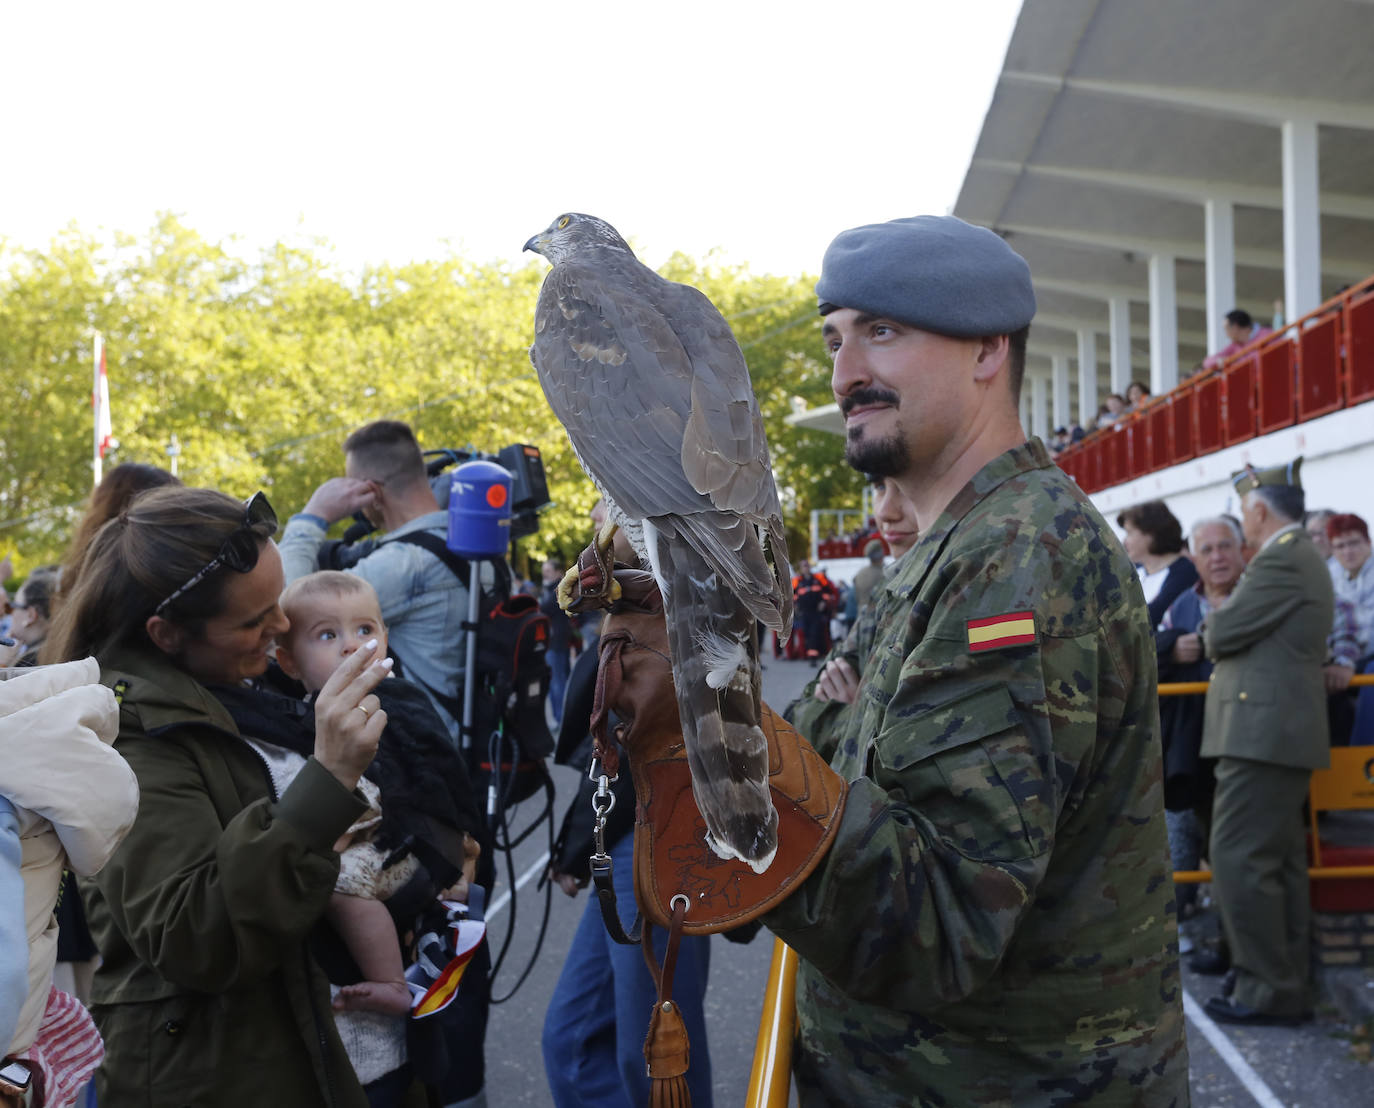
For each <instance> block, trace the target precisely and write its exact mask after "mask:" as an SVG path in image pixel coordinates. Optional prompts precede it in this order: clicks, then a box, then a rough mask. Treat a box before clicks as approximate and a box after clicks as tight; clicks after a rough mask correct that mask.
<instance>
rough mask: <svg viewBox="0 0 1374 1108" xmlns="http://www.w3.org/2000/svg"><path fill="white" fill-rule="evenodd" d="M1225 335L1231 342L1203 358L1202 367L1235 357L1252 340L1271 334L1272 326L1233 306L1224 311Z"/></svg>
mask: <svg viewBox="0 0 1374 1108" xmlns="http://www.w3.org/2000/svg"><path fill="white" fill-rule="evenodd" d="M1225 331H1226V337H1227V338H1228V339H1230V340H1231V342H1230V343H1229V344H1228V345H1226V346H1223V347H1222V348H1221V349H1220V350H1218V351H1217V352H1216V353H1215V354H1212V355H1210V356H1209V357H1207V358H1204V359H1203V362H1202V364H1203V367H1204V368H1206V369H1213V368H1215V367H1216V366H1219V365H1221V364H1222V363H1223V362H1225V361H1227V360H1228V359H1230V358H1233V357H1235V355H1237V354H1239V353H1240V352H1241V351H1242V350H1244V349H1245V348H1246V347H1247V346H1249V345H1250V344H1251V343H1252V342H1258V341H1259V340H1260V339H1262V338H1264V337H1265V336H1266V335H1272V334H1273V333H1274V330H1273V328H1272V327H1266V326H1264V324H1262V323H1256V322H1255V321H1254V319H1253V318H1252V317H1251V315H1250V313H1249V312H1247V311H1245V310H1244V309H1242V308H1234V309H1232V310H1231V311H1229V312H1227V313H1226V324H1225Z"/></svg>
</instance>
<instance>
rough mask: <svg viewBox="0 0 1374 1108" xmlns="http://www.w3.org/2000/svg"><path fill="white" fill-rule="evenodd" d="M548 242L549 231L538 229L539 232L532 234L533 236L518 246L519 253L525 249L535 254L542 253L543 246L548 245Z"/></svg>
mask: <svg viewBox="0 0 1374 1108" xmlns="http://www.w3.org/2000/svg"><path fill="white" fill-rule="evenodd" d="M548 242H549V233H548V231H540V232H539V234H537V235H534V236H533V237H531V238H530V239H529V240H528V241H527V242H526V243H525V245H524V246H522V247H521V248H520V250H521V253H523V252H524V251H526V250H533V251H534V252H535V253H536V254H542V253H544V247H545V246H547V245H548Z"/></svg>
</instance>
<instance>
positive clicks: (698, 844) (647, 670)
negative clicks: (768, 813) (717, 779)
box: [572, 547, 848, 935]
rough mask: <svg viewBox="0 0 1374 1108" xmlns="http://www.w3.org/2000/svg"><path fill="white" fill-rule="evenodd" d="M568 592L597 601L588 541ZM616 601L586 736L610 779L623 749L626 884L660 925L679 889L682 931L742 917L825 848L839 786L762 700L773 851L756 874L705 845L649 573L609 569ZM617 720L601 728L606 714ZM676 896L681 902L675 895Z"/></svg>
mask: <svg viewBox="0 0 1374 1108" xmlns="http://www.w3.org/2000/svg"><path fill="white" fill-rule="evenodd" d="M579 567H580V578H579V585H580V586H585V587H583V588H579V587H574V588H573V590H572V591H573V595H574V597H575V598H580V599H581V601H582V603H581V606H583V607H591V606H607V600H606V598H605V594H607V593H609V592H610V591H611V590H610V589H609V588H607V587H606V583H605V579H604V572H605V570H606V569H607V568H608V567H607V566H606V563H605V561H604V557H603V556H599V552H598V551H596V550H595V549H594V547H588V548H587V550H586V551H584V552H583V556H582V558H581V559H579ZM614 578H615V581H616V582H617V583H618V584H619V586H620V591H621V595H620V597H619V599H617V600H616V601H614V602H613V603H610V604H609V610H610V615H609V616H608V617H607V619H606V622H605V625H604V627H603V628H602V631H601V642H600V651H601V666H600V670H599V672H598V674H597V688H596V702H595V708H594V709H593V713H592V735H593V737H594V739H595V741H596V745H597V754H598V757H600V758H601V760H602V765H603V767H605V769H606V772H607V773H608V774H609V775H610V776H615V774H616V771H617V767H618V756H617V754H616V751H615V747H614V745H613V743H612V739H614V740H615V742H618V743H619V744H620V745H621V746H622V747H624V749H625V750H626V751H627V752H628V754H629V759H630V772H631V774H632V775H633V777H634V783H635V795H636V798H637V807H636V811H635V850H634V857H635V891H636V895H637V899H638V901H639V908H640V911H641V912H642V913H643V915H644V917H645V919H647V920H649V921H650V922H651V923H653V924H655V925H656V926H659V927H668V926H669V924H670V921H671V917H672V915H673V902H674V901H675V900H677V898H679V897H681V898H685V901H686V913H685V918H683V920H682V924H681V927H682V931H683V932H685V933H687V934H693V935H700V934H710V933H712V932H715V931H725V930H729V929H731V928H734V927H738V926H740V925H741V924H744V923H748V922H749V921H750V920H752V919H754V918H755V917H757V916H759V915H761V914H763V913H764V912H766V911H767V910H768V909H770V908H772V907H774V906H776V905H777V904H778V903H780V902H781V901H782V900H784V899H785V898H786V897H787V896H788V895H789V894H790V893H791V892H792V890H793V889H794V888H795V886H796V885H797V884H798V883H800V882H801V881H804V880H805V879H806V877H807V876H808V875H809V874H810V873H811V871H812V870H813V869H815V867H816V865H817V864H818V863H819V862H820V860H821V859H822V858H823V857H824V856H825V852H826V851H827V850H828V849H829V847H830V843H831V840H832V839H833V838H834V835H835V832H836V831H837V830H838V829H839V817H840V813H841V812H842V811H843V809H844V801H845V794H846V791H847V788H848V786H847V784H846V782H845V781H844V779H843V778H842V777H840V775H839V774H837V773H836V772H835V771H834V770H832V769H831V768H830V766H829V765H827V764H826V762H825V761H824V760H823V759H822V758H821V757H820V755H818V754H817V753H816V752H815V750H814V749H812V747H811V744H810V743H809V742H807V741H806V739H804V738H803V737H802V736H801V734H799V733H798V732H797V731H796V730H794V729H793V728H792V726H791V725H790V724H789V723H787V721H786V720H784V719H783V718H782V717H781V716H778V715H776V714H774V712H773V710H772V709H771V708H769V707H768V706H767V705H766V704H765V705H764V706H763V718H762V727H763V732H764V735H765V737H766V738H767V740H768V753H769V759H768V773H769V787H770V789H771V791H772V797H773V805H774V807H775V808H776V809H777V812H778V851H777V854H776V856H775V857H774V858H773V861H772V864H771V865H770V866H769V867H768V868H767V869H766V870H765V871H764V872H763V873H761V874H759V873H755V872H754V871H753V870H752V869H751V868H750V867H749V866H748V865H746V864H745V863H743V862H741V861H738V860H726V859H723V858H720V857H718V856H717V855H716V854H715V853H714V852H713V851H712V850H711V849H710V847H708V846H707V845H706V822H705V820H703V819H702V816H701V813H700V812H699V811H698V809H697V805H696V801H695V800H694V799H693V797H692V779H691V775H690V773H689V771H688V768H687V755H686V750H685V748H684V745H683V738H682V727H681V724H680V723H679V720H678V708H677V698H676V697H675V696H674V694H673V677H672V667H671V663H670V661H669V656H668V637H667V631H666V626H665V624H664V614H663V601H662V598H661V597H660V596H659V593H658V586H657V585H656V584H655V583H654V579H653V577H652V575H650V574H649V573H646V572H644V571H642V570H635V569H628V568H625V567H623V566H616V568H615V570H614ZM611 711H614V712H615V714H616V715H617V716H618V717H619V718H620V719H621V720H622V721H624V722H622V723H620V724H619V725H617V727H616V728H615V733H614V735H607V734H606V722H607V716H608V714H609V712H611ZM678 903H679V904H681V903H682V902H681V901H678Z"/></svg>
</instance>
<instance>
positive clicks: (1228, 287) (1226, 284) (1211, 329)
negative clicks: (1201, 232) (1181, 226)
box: [1206, 200, 1236, 354]
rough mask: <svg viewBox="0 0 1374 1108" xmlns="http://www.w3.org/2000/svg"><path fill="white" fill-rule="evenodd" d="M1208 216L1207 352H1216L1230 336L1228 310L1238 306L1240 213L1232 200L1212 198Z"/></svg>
mask: <svg viewBox="0 0 1374 1108" xmlns="http://www.w3.org/2000/svg"><path fill="white" fill-rule="evenodd" d="M1206 215H1207V220H1206V222H1207V230H1206V239H1207V353H1209V354H1215V353H1216V352H1217V351H1218V350H1220V349H1222V348H1223V347H1224V346H1226V344H1227V343H1229V342H1230V341H1231V340H1230V339H1229V338H1227V337H1226V313H1227V312H1229V311H1230V310H1231V309H1232V308H1234V307H1235V306H1236V216H1235V208H1234V206H1233V205H1232V204H1231V201H1229V200H1208V201H1207V204H1206Z"/></svg>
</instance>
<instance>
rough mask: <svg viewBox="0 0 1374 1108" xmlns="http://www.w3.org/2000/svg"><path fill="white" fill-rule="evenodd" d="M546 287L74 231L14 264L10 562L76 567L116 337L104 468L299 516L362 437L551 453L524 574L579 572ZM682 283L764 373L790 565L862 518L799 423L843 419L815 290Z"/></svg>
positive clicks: (5, 421)
mask: <svg viewBox="0 0 1374 1108" xmlns="http://www.w3.org/2000/svg"><path fill="white" fill-rule="evenodd" d="M545 272H546V267H545V266H544V265H542V264H539V263H531V264H524V265H519V266H511V265H478V264H475V263H473V262H470V261H468V260H465V259H462V258H457V257H450V258H444V259H440V260H436V261H425V262H416V263H413V264H410V265H405V266H395V267H393V266H379V267H376V268H372V269H369V270H367V271H365V272H364V273H362V274H361V275H350V274H345V273H342V272H340V271H339V270H338V269H337V268H336V267H334V265H333V264H332V263H331V261H330V259H329V253H328V249H327V245H326V244H323V243H320V242H307V243H292V244H277V245H275V246H273V247H271V248H270V249H267V250H265V251H263V252H262V253H261V254H260V255H259V256H258V257H257V258H255V259H251V260H245V259H243V258H240V257H238V256H236V255H235V254H234V253H232V251H231V250H230V249H227V248H226V247H225V246H223V245H221V244H218V243H211V242H207V241H205V240H204V239H203V238H202V237H201V236H200V235H198V234H197V233H196V232H195V231H194V230H192V229H190V228H188V227H186V226H185V225H184V224H182V223H181V222H180V221H179V220H178V219H176V218H175V217H173V216H170V215H169V216H163V217H162V218H160V219H159V221H158V222H157V224H156V225H155V226H154V227H152V228H151V229H150V230H149V231H148V232H146V233H145V234H143V235H140V236H128V235H119V236H116V237H115V238H114V240H113V241H112V242H110V243H101V242H100V241H98V240H96V239H95V238H93V237H90V236H86V235H83V234H81V233H80V232H79V231H78V230H76V229H71V230H69V231H67V232H64V233H63V234H62V235H60V236H58V237H57V238H56V239H55V240H54V242H53V243H52V244H51V246H50V247H49V248H48V249H46V250H42V251H5V250H3V249H2V248H0V380H3V381H5V382H6V387H5V390H4V391H5V399H6V401H7V402H6V403H5V404H3V405H0V442H2V443H3V448H2V449H0V553H3V552H5V551H10V550H13V551H15V552H16V553H17V555H18V560H19V565H20V570H21V572H22V571H23V570H24V568H25V567H29V566H32V565H35V564H38V563H39V562H42V561H49V560H55V559H56V558H58V557H60V555H61V553H62V551H63V549H64V547H65V544H66V542H67V539H68V536H69V535H70V533H71V529H72V526H73V525H74V522H75V519H76V518H77V515H78V513H79V511H80V508H81V505H82V504H83V502H84V499H85V497H86V495H87V494H88V492H89V489H90V483H91V465H90V453H91V451H90V441H91V408H90V393H91V375H92V369H91V347H92V335H93V332H94V331H96V330H99V331H101V332H102V333H103V334H104V336H105V342H106V349H107V365H108V372H109V377H110V383H111V394H112V398H111V399H112V403H111V410H112V415H113V420H114V428H115V435H116V437H117V439H118V440H119V445H118V448H117V449H116V450H115V451H114V453H113V455H112V456H109V457H107V460H106V464H107V465H110V464H115V463H117V462H120V461H143V462H151V463H153V464H160V465H165V464H166V462H167V458H166V453H165V451H166V447H167V444H168V443H169V441H170V440H171V437H172V435H173V434H175V435H176V436H177V438H178V440H179V442H180V444H181V449H182V454H181V456H180V475H181V478H182V479H183V480H184V481H185V482H187V483H188V484H193V485H205V486H212V487H215V488H220V489H223V490H225V491H227V492H230V493H232V494H234V495H239V496H247V495H249V494H250V493H251V492H252V491H253V490H254V489H258V488H262V489H266V490H267V491H268V493H269V495H270V496H271V497H272V500H273V503H274V504H275V505H276V506H277V509H278V512H279V513H280V514H282V515H283V516H285V515H287V514H289V513H291V512H293V511H297V510H299V508H300V507H301V506H302V505H303V504H304V503H305V501H306V499H307V498H308V497H309V494H310V492H311V491H312V490H313V489H314V488H315V487H316V486H317V485H318V484H319V483H320V482H322V481H323V480H325V479H326V478H328V477H331V476H334V475H336V474H338V473H339V472H340V471H341V469H342V460H343V459H342V453H341V444H342V442H343V439H344V438H345V437H346V436H347V434H348V433H349V431H351V430H352V429H354V428H355V427H357V426H359V425H361V424H363V423H365V422H367V421H369V420H373V419H380V418H395V419H404V420H406V421H407V422H409V423H410V424H411V425H412V426H413V427H414V428H415V429H416V432H417V435H418V436H419V438H420V441H421V443H422V445H423V446H425V447H426V448H430V449H437V448H445V447H451V448H459V449H463V448H469V447H471V448H475V449H476V450H478V451H482V452H491V453H495V452H496V451H497V450H499V449H500V448H501V447H502V446H505V445H507V444H509V443H513V442H523V443H531V444H534V445H536V446H538V447H539V448H540V449H541V451H542V452H543V460H544V468H545V471H546V474H547V476H548V481H549V490H550V494H551V496H552V499H553V505H552V506H551V507H550V508H549V509H548V510H547V511H546V512H545V513H544V514H543V515H542V517H541V526H540V530H539V532H538V534H536V535H534V536H530V537H529V538H527V539H524V540H522V542H521V543H520V549H519V552H518V555H519V557H520V558H528V559H529V560H530V561H531V562H536V563H537V560H539V559H542V558H543V557H545V556H547V555H550V554H553V555H558V556H561V557H563V558H564V559H565V560H566V559H570V558H571V557H572V556H574V555H575V554H576V552H577V550H578V549H580V548H581V546H582V545H583V544H584V543H585V542H586V540H587V536H588V533H589V524H588V522H587V513H588V511H589V510H590V508H591V506H592V504H593V502H594V501H595V498H596V492H595V489H594V488H593V486H592V485H591V483H590V482H589V481H588V480H587V479H586V477H585V476H584V475H583V474H582V472H581V470H580V468H579V467H578V465H577V463H576V460H575V458H574V457H573V454H572V451H571V448H570V446H569V443H568V440H567V436H566V435H565V434H564V432H563V429H562V428H561V427H560V426H559V425H558V423H557V421H556V420H555V419H554V417H553V414H552V412H551V411H550V409H549V407H548V405H547V403H546V402H545V401H544V397H543V393H542V391H541V390H540V387H539V383H538V380H537V378H536V376H535V373H534V369H533V367H532V366H531V364H530V361H529V354H528V347H529V343H530V339H531V334H530V327H531V320H532V319H533V315H534V304H535V300H536V297H537V296H538V291H539V286H540V284H541V282H542V281H543V277H544V273H545ZM663 273H664V275H665V276H667V277H670V278H671V279H673V280H678V281H683V282H686V283H688V284H692V285H695V286H697V287H698V288H700V289H702V291H703V292H705V293H706V294H707V295H708V296H709V297H710V298H711V299H712V300H713V301H714V302H715V303H716V305H717V306H718V307H719V308H720V310H721V311H722V313H723V314H724V315H725V316H726V318H727V319H728V320H729V321H730V323H731V326H732V327H733V328H734V330H735V334H736V336H737V337H738V338H739V341H740V344H741V346H742V347H743V349H744V353H745V357H746V358H747V359H748V362H749V366H750V372H751V375H752V377H753V380H754V387H755V391H756V392H757V394H758V397H759V403H760V406H761V408H762V411H763V415H764V420H765V424H766V426H767V430H768V436H769V442H770V445H771V448H772V457H773V464H774V470H775V474H776V476H777V479H778V484H779V487H780V490H781V492H782V498H783V505H784V511H785V513H786V516H787V523H788V527H789V543H790V545H791V546H792V547H793V551H794V557H796V556H797V552H798V551H800V550H802V549H804V546H805V543H806V536H807V517H808V513H809V512H810V510H811V509H812V508H815V507H828V506H834V505H836V504H851V503H857V500H858V488H859V483H858V478H857V476H856V475H855V474H853V473H852V472H851V471H850V470H849V469H848V468H847V467H846V466H845V465H844V464H843V460H842V458H841V451H840V446H839V441H838V440H837V439H836V438H835V437H834V436H832V435H825V434H820V433H817V432H809V431H800V430H797V429H794V428H791V427H788V426H787V425H786V424H785V423H784V420H785V418H786V416H787V415H788V414H790V412H791V411H792V410H793V405H794V403H795V401H796V398H798V397H799V398H801V400H802V401H803V402H804V403H805V404H807V405H814V404H819V403H825V402H827V401H828V400H829V398H830V387H829V378H830V369H829V365H828V362H827V361H826V360H825V359H824V357H823V355H822V351H821V346H820V341H819V328H818V324H817V322H816V315H815V297H814V293H813V292H812V287H813V281H812V280H811V279H810V278H792V277H778V276H772V275H764V276H757V275H754V274H751V273H750V272H749V271H748V269H747V268H745V267H739V266H721V265H717V264H715V263H714V262H713V260H712V259H711V258H707V259H706V260H705V261H703V262H696V261H693V260H692V259H690V258H687V257H685V256H682V255H678V256H675V257H673V258H672V259H670V261H669V262H668V263H667V264H666V265H665V266H664V267H663Z"/></svg>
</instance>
